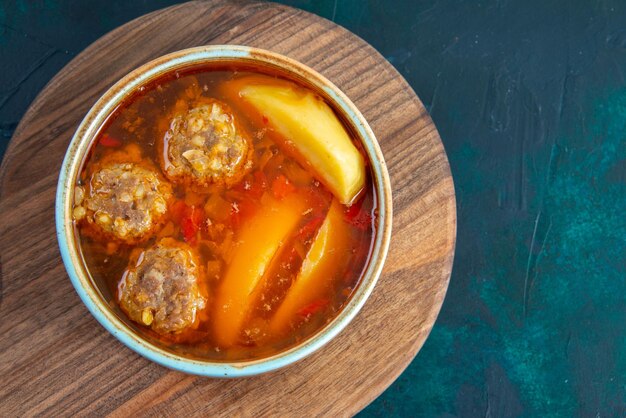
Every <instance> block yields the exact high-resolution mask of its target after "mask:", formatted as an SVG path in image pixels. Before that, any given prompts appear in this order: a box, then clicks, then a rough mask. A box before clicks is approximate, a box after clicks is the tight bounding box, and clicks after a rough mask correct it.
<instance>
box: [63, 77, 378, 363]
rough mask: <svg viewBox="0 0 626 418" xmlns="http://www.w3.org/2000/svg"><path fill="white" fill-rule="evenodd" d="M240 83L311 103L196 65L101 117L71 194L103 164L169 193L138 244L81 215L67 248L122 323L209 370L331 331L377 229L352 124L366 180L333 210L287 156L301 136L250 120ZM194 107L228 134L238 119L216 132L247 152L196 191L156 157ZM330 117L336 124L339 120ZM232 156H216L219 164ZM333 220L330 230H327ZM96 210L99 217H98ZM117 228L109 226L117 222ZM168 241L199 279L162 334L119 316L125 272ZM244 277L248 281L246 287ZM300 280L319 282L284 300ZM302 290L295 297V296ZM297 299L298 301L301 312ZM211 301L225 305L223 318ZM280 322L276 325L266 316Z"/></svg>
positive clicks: (268, 80)
mask: <svg viewBox="0 0 626 418" xmlns="http://www.w3.org/2000/svg"><path fill="white" fill-rule="evenodd" d="M242 83H243V84H248V83H262V84H263V85H264V86H270V87H271V86H274V85H280V86H292V88H293V89H294V91H298V92H300V91H304V90H306V91H309V92H310V90H308V89H307V88H306V87H304V86H302V85H300V84H298V83H297V82H295V81H293V80H288V79H286V78H285V77H283V76H281V75H279V74H274V73H272V72H270V71H267V70H264V69H255V68H236V67H232V68H230V67H223V68H211V67H205V68H194V69H192V70H188V71H185V72H176V73H172V74H169V75H167V76H165V77H162V78H160V79H158V80H156V81H154V82H152V83H151V84H150V85H147V86H145V87H143V88H141V89H140V90H139V91H137V92H136V93H135V94H134V95H133V96H132V97H131V98H129V99H128V100H127V102H125V103H123V104H122V105H121V106H120V107H119V108H118V109H117V110H116V111H115V112H114V113H113V114H112V115H111V117H110V118H109V119H108V121H107V123H106V124H105V126H103V128H102V129H101V130H100V132H99V134H98V136H97V138H96V139H95V141H94V145H93V146H92V148H91V150H90V152H89V154H88V156H87V157H86V159H85V161H84V163H83V167H82V170H81V174H80V178H79V180H78V184H77V187H78V188H80V194H81V196H82V195H83V194H87V195H89V193H90V191H89V190H91V193H92V194H93V193H95V192H94V190H95V187H96V186H94V184H96V183H94V182H95V180H94V176H95V174H94V173H96V172H97V170H98V169H99V168H101V167H103V166H104V165H105V164H107V163H108V162H110V161H114V162H116V163H124V162H132V163H133V164H136V165H137V167H143V168H145V169H146V170H149V172H150V173H154V174H153V175H154V176H156V180H154V181H156V182H159V181H160V183H159V184H162V186H163V187H164V189H163V190H165V191H166V194H165V195H164V196H166V197H164V198H163V201H164V202H165V203H166V206H165V209H164V213H163V214H162V215H160V214H161V212H158V214H159V216H156V215H154V216H153V217H151V218H150V219H151V220H152V221H153V223H152V224H150V225H148V226H147V227H146V228H148V229H146V230H148V231H149V233H147V235H146V236H142V235H140V234H137V239H126V240H123V239H116V237H114V236H111V235H110V234H108V233H106V231H103V230H102V229H101V228H98V224H97V223H94V222H86V221H84V220H80V219H79V218H81V216H84V215H83V213H82V212H84V210H82V209H81V213H80V214H79V215H81V216H76V215H75V219H76V220H75V221H74V222H75V225H76V227H75V231H76V239H77V241H78V242H79V244H80V248H81V249H82V255H83V258H84V260H85V264H86V266H87V268H88V270H89V272H90V274H91V277H92V278H93V280H94V282H95V283H96V285H97V286H98V288H99V290H100V292H101V294H102V295H103V297H104V298H105V300H107V301H108V302H109V303H110V306H111V308H112V309H113V310H114V311H115V312H116V314H117V315H118V316H119V317H120V318H121V319H122V320H123V321H124V322H125V323H126V324H127V325H128V326H130V327H132V328H133V329H135V330H136V332H138V333H139V334H141V335H143V336H144V337H145V338H147V339H148V340H150V341H152V342H153V343H155V344H157V345H159V346H161V347H164V348H165V349H168V350H172V351H174V352H176V353H177V354H182V355H186V356H189V357H192V358H201V359H206V360H211V361H233V360H235V361H236V360H251V359H259V358H263V357H267V356H271V355H273V354H276V353H278V352H281V351H283V350H285V349H288V348H290V347H293V346H294V345H296V344H299V343H300V342H302V341H303V340H306V339H307V338H310V337H311V336H313V335H314V334H315V333H316V332H318V331H319V330H320V329H321V328H323V327H324V326H325V325H326V324H327V323H329V322H330V321H332V320H333V318H335V316H336V315H337V314H338V313H339V311H341V309H342V307H343V306H345V305H346V303H347V302H348V301H349V299H350V297H351V295H352V294H353V292H354V290H355V288H356V287H357V286H358V284H359V280H360V278H361V276H362V274H363V272H364V270H365V268H366V266H367V263H368V259H369V256H370V249H371V246H372V241H373V237H374V233H375V225H376V215H377V213H376V196H375V192H374V188H373V185H372V180H371V171H370V169H369V161H368V159H367V157H366V155H365V153H364V152H363V150H362V147H361V146H360V143H359V142H358V141H357V140H356V137H355V135H354V134H353V132H351V130H350V129H349V127H347V126H346V125H345V123H343V122H342V124H343V125H344V128H345V130H346V132H347V133H348V135H349V136H350V138H351V141H352V144H353V145H354V147H356V149H358V152H359V153H360V154H361V155H362V156H363V161H364V162H365V183H364V186H363V187H362V190H361V191H360V192H359V193H358V194H357V195H356V197H355V198H354V199H353V201H352V202H349V203H348V204H342V203H339V202H338V200H337V199H336V198H335V197H334V194H333V192H332V191H331V190H329V188H328V187H327V185H326V184H325V182H324V181H321V180H320V178H319V176H318V175H317V173H316V171H315V170H314V169H312V166H311V165H310V164H309V163H307V162H306V161H304V160H303V159H302V158H301V156H298V153H297V151H294V149H293V147H291V145H290V144H291V143H292V142H294V141H298V138H285V135H284V134H283V133H282V132H281V131H280V129H276V128H275V126H278V124H276V125H273V124H272V121H271V120H270V121H268V118H267V117H266V116H265V115H264V113H263V112H262V111H261V112H258V111H257V112H255V111H253V110H251V107H250V106H249V104H246V103H245V102H243V101H242V100H241V94H240V93H239V90H237V89H238V88H239V87H241V85H242ZM298 94H299V93H298ZM315 97H316V98H317V100H323V99H321V98H320V97H319V96H318V95H316V96H315ZM214 101H217V102H214ZM197 103H208V105H207V106H209V107H207V108H206V109H209V110H210V109H213V112H214V113H215V112H216V111H215V107H214V108H211V107H210V106H214V104H213V103H219V104H220V106H221V107H220V108H219V109H221V111H223V112H224V114H225V115H226V116H223V115H218V116H217V118H218V119H219V118H221V119H219V120H221V121H226V122H228V123H231V122H232V120H233V118H234V121H235V122H236V123H235V124H234V125H233V124H232V123H231V124H230V125H228V126H227V127H226V128H224V129H231V130H233V129H237V130H238V131H237V132H238V133H237V135H239V137H241V138H244V139H245V141H247V142H245V141H240V142H241V144H242V145H241V147H242V148H243V151H241V152H240V154H239V155H241V156H242V157H241V158H243V159H247V160H246V162H245V164H241V165H240V166H239V167H238V168H237V169H238V170H240V172H238V173H236V175H233V176H231V177H229V178H228V180H227V181H224V182H221V181H215V182H213V183H210V184H201V185H198V184H193V183H190V182H188V181H186V180H185V178H184V177H181V178H183V180H179V179H178V178H174V177H171V176H168V175H167V174H168V173H166V172H165V170H166V169H167V167H168V165H167V164H168V162H167V161H165V162H164V159H165V160H167V159H168V155H166V153H165V152H164V147H165V146H168V141H170V142H171V141H173V139H172V138H175V135H177V134H178V133H177V131H176V130H175V128H174V127H173V125H174V124H175V122H173V121H174V119H173V118H175V117H176V115H178V114H190V113H185V112H190V109H192V108H194V106H196V104H197ZM326 104H328V105H329V103H328V102H326ZM329 106H330V105H329ZM209 110H207V112H209ZM335 117H337V119H338V120H340V121H341V118H340V117H339V116H337V114H336V112H335ZM190 120H191V119H190ZM193 121H195V120H193ZM193 121H192V122H193ZM226 122H225V123H226ZM186 123H187V122H186ZM190 123H191V122H190ZM185 126H187V125H185ZM233 126H234V128H233ZM190 129H191V128H190ZM213 129H218V128H215V127H214V128H213ZM220 129H221V128H220ZM181 132H183V131H181ZM184 132H187V131H184ZM228 132H231V131H228ZM233 132H234V131H233ZM239 137H237V138H239ZM168 138H169V139H168ZM230 144H231V143H229V146H230ZM238 150H239V149H237V150H235V151H238ZM235 151H231V150H229V151H228V152H226V153H224V154H223V155H224V156H226V157H228V156H229V155H234V154H235ZM185 152H186V153H189V151H184V153H185ZM184 153H183V154H184ZM184 155H187V154H184ZM221 155H222V154H221ZM226 157H225V158H226ZM231 160H232V161H235V160H236V158H235V159H231ZM231 160H228V161H231ZM189 161H191V159H189ZM224 161H226V160H224ZM192 162H197V161H196V160H194V161H192ZM200 163H203V161H200ZM209 164H213V163H212V162H210V161H209ZM232 165H233V166H234V163H233V164H232ZM98 184H99V183H98ZM146 184H148V183H146ZM155 184H156V183H155ZM133 187H135V188H134V189H133V190H136V186H133ZM142 187H143V186H142ZM153 190H156V188H153ZM164 193H165V192H164ZM159 202H160V201H159ZM78 203H80V202H78ZM157 203H158V202H157ZM133 205H134V204H133ZM76 207H78V206H76ZM154 207H157V210H159V211H161V210H162V209H163V208H159V207H158V205H157V206H154ZM133 208H134V206H133ZM333 208H334V209H333ZM134 209H135V208H134ZM75 210H76V209H75ZM147 210H152V209H147ZM281 211H284V214H283V212H281ZM332 211H334V212H333V213H335V215H333V216H335V219H334V220H333V219H329V218H330V217H331V214H330V213H331V212H332ZM101 212H102V211H99V210H95V212H94V214H92V216H93V217H94V219H95V217H97V216H100V215H99V214H101ZM75 213H76V212H75ZM155 213H156V212H155ZM278 214H280V215H278ZM292 215H293V216H292ZM296 215H297V216H296ZM290 216H291V217H292V218H293V219H292V218H290ZM104 220H105V221H108V222H111V219H108V220H107V219H104ZM152 221H151V222H152ZM120 222H121V221H120ZM129 222H130V221H129ZM332 222H335V223H334V224H333V223H332ZM114 223H115V225H117V219H116V220H115V222H114ZM287 223H289V225H286V224H287ZM144 224H145V222H144ZM144 224H141V225H144ZM120 225H121V223H120ZM131 226H132V225H131ZM144 226H145V225H144ZM124 228H126V226H124ZM129 228H130V227H129ZM324 228H326V230H322V229H324ZM338 231H340V232H338ZM124 232H126V230H124ZM323 234H327V235H326V236H327V237H329V238H328V240H329V241H328V242H331V241H332V240H334V241H332V242H336V243H337V244H336V245H337V246H336V249H333V250H331V251H330V253H329V252H328V251H327V252H324V251H325V250H324V243H323V242H321V241H322V238H320V236H322V235H323ZM332 234H335V235H338V234H339V235H341V236H336V237H332ZM273 235H276V237H274V236H273ZM164 239H167V240H168V241H167V242H168V243H175V244H173V245H175V246H180V248H181V249H182V250H181V251H184V252H189V253H191V254H192V257H191V258H189V261H186V262H188V263H189V265H193V268H194V269H193V274H194V276H193V278H196V279H197V283H196V282H193V283H192V282H191V281H190V280H191V279H188V280H187V281H186V282H185V283H187V284H189V283H192V284H193V287H186V288H185V289H191V288H193V291H194V292H195V293H194V295H195V297H196V298H197V299H196V301H197V302H198V303H196V305H194V306H195V308H194V309H195V310H194V311H193V315H192V316H190V318H192V320H190V322H189V324H186V325H185V327H183V328H182V329H178V328H176V329H175V331H172V332H163V331H159V330H158V329H156V328H155V327H154V326H152V327H151V326H149V324H155V323H156V322H154V321H157V319H158V318H157V316H158V310H153V311H143V313H144V314H146V315H147V316H148V318H145V320H144V323H141V321H139V322H138V321H137V320H135V319H133V318H131V317H129V315H128V309H126V308H125V309H122V307H121V305H120V300H121V293H120V292H122V291H123V289H124V286H125V285H124V283H125V282H124V280H125V278H126V279H127V277H128V275H129V274H131V273H129V269H131V270H132V268H133V266H134V265H135V264H137V265H138V263H140V262H141V260H142V257H145V256H146V255H145V254H147V253H146V250H147V249H149V248H151V247H154V246H155V245H156V244H157V243H159V242H164V241H163V240H164ZM316 240H317V241H316ZM176 248H178V247H176ZM340 250H341V251H340ZM316 251H317V253H315V252H316ZM333 251H336V252H339V251H340V252H341V255H340V256H337V254H332V252H333ZM257 253H262V254H264V255H259V256H257ZM163 254H166V253H163ZM168 254H170V253H168ZM316 254H318V257H317V258H315V257H316ZM324 257H334V258H333V261H332V262H327V263H326V267H323V268H325V269H326V270H324V271H323V272H317V273H316V272H315V268H322V267H320V266H322V265H323V263H322V262H323V258H324ZM307 259H309V261H306V262H305V260H307ZM320 260H322V261H320ZM246 263H251V266H250V267H247V266H246ZM254 263H256V264H254ZM316 263H317V264H316ZM328 266H330V267H328ZM254 269H256V270H254ZM138 271H139V270H138ZM142 271H143V270H142ZM251 271H253V273H249V272H251ZM136 274H139V273H137V272H136ZM248 274H255V275H257V276H258V277H255V278H254V280H249V279H248V277H247V275H248ZM306 274H309V275H315V274H317V276H316V277H318V279H316V280H317V283H318V284H316V285H315V286H313V287H310V288H309V290H307V288H304V287H303V288H302V289H304V290H297V291H296V290H294V291H293V292H294V294H292V295H291V296H289V293H290V291H291V290H293V288H295V287H296V284H295V282H296V281H297V280H298V277H300V276H306ZM185 277H192V276H185ZM225 281H230V282H229V283H228V284H226V283H224V282H225ZM242 282H245V283H246V285H245V286H243V285H241V284H240V283H242ZM311 289H313V290H311ZM298 291H300V292H302V293H301V295H304V296H298V294H297V292H298ZM229 292H230V293H229ZM313 294H314V296H313ZM224 295H227V296H224ZM228 295H230V296H228ZM187 296H188V295H187ZM187 296H185V297H187ZM298 298H300V300H302V301H303V302H302V303H301V304H300V305H298V303H299V299H298ZM224 301H228V302H224ZM164 303H167V301H165V302H164ZM185 303H186V302H185ZM218 304H223V305H224V306H223V309H222V306H217V305H218ZM238 304H239V305H238ZM281 305H290V308H289V309H287V308H285V307H283V308H282V311H281ZM185 306H190V305H188V304H187V305H185ZM233 306H234V307H233ZM279 311H280V312H279ZM189 312H191V311H189ZM153 315H154V319H153V318H152V316H153ZM281 315H282V319H281V320H280V321H279V320H278V319H276V317H277V316H281ZM281 321H282V322H281ZM277 323H278V325H277ZM229 327H230V328H229ZM226 328H229V329H226ZM231 328H232V329H231ZM172 329H174V328H172Z"/></svg>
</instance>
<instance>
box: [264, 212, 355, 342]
mask: <svg viewBox="0 0 626 418" xmlns="http://www.w3.org/2000/svg"><path fill="white" fill-rule="evenodd" d="M349 234H350V231H349V230H348V226H347V225H346V223H345V222H344V220H343V210H342V207H341V205H340V204H339V202H337V201H336V200H333V202H332V204H331V206H330V209H329V211H328V214H327V215H326V218H325V219H324V223H322V226H321V227H320V229H319V231H318V232H317V235H316V236H315V239H314V241H313V244H312V245H311V248H310V249H309V251H308V253H307V255H306V258H305V259H304V261H303V263H302V267H301V268H300V272H299V273H298V277H297V278H296V280H295V281H294V283H293V284H292V285H291V287H290V288H289V290H288V291H287V295H286V296H285V299H284V300H283V302H282V303H281V304H280V305H279V307H278V309H277V310H276V313H275V314H274V316H273V317H272V319H271V321H270V332H271V333H272V334H273V335H280V334H282V333H284V332H285V331H287V330H288V329H289V326H290V325H291V324H292V323H293V321H294V319H297V318H296V315H297V313H298V311H300V310H301V309H302V308H304V307H305V306H307V305H309V304H310V303H312V302H314V301H316V300H318V299H320V298H321V297H323V296H324V295H325V294H328V291H329V290H330V289H329V287H330V286H331V285H332V283H333V279H334V278H335V275H336V273H337V271H341V269H338V267H339V266H340V265H342V264H343V263H344V262H345V259H346V251H348V244H349V243H348V237H349Z"/></svg>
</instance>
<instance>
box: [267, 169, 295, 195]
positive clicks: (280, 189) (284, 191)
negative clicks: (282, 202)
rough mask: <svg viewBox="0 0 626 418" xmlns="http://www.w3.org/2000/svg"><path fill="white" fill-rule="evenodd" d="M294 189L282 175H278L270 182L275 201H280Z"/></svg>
mask: <svg viewBox="0 0 626 418" xmlns="http://www.w3.org/2000/svg"><path fill="white" fill-rule="evenodd" d="M295 189H296V188H295V187H293V184H291V183H290V182H289V179H287V177H285V176H284V175H282V174H281V175H279V176H278V177H276V178H275V179H274V181H273V182H272V194H273V195H274V197H275V198H276V199H282V198H284V197H285V196H287V195H288V194H290V193H292V192H293V191H294V190H295Z"/></svg>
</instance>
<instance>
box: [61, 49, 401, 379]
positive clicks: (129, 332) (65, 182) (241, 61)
mask: <svg viewBox="0 0 626 418" xmlns="http://www.w3.org/2000/svg"><path fill="white" fill-rule="evenodd" d="M215 63H217V64H236V65H242V66H246V65H248V66H249V65H253V66H255V67H264V68H268V69H270V70H272V71H275V72H278V73H281V74H284V75H285V76H286V77H288V78H291V79H294V80H296V81H298V82H300V83H302V84H304V85H306V86H307V87H309V88H311V89H312V90H313V91H315V92H316V93H318V94H320V95H321V96H323V97H324V98H325V99H326V100H327V101H328V102H329V103H330V104H331V106H332V107H333V108H334V109H335V111H336V112H337V113H338V114H339V115H340V117H341V118H342V119H343V121H344V123H346V124H347V125H348V127H349V128H350V129H351V130H352V131H353V132H354V133H355V135H356V137H357V139H358V140H359V141H360V142H361V144H362V146H363V149H364V151H365V153H366V154H367V158H368V159H369V162H370V167H371V172H372V182H373V184H374V188H375V191H376V197H377V202H376V204H377V206H378V218H377V225H376V229H375V234H374V238H373V244H372V250H371V253H370V254H371V255H370V259H369V261H368V264H367V266H366V269H365V271H364V273H363V275H362V277H361V280H360V282H359V285H358V286H357V288H356V289H355V291H354V293H353V294H352V296H351V298H350V299H349V300H348V302H347V303H346V305H345V306H344V307H343V309H342V310H341V311H340V313H339V314H338V315H337V316H336V317H335V318H334V319H333V320H332V321H331V322H329V323H328V324H327V325H326V326H325V327H323V328H322V329H321V330H319V331H318V332H317V333H316V334H314V335H313V336H311V337H310V338H308V339H307V340H305V341H303V342H302V343H300V344H299V345H297V346H294V347H291V348H289V349H287V350H285V351H282V352H279V353H277V354H275V355H272V356H270V357H266V358H261V359H255V360H249V361H236V362H211V361H205V360H199V359H194V358H189V357H185V356H182V355H177V354H176V353H173V352H171V351H169V350H166V349H164V348H162V347H159V346H158V345H156V344H154V343H152V342H150V341H148V340H146V339H145V338H143V337H142V336H141V335H139V334H138V333H136V332H135V331H134V330H133V329H132V328H130V327H129V326H128V325H127V324H126V323H124V321H122V320H121V319H120V318H119V317H118V316H117V314H116V313H115V312H113V310H112V309H111V308H110V306H109V304H108V303H107V301H106V300H105V299H104V297H103V296H102V294H101V292H100V291H99V289H98V287H97V285H96V283H95V281H94V280H93V278H92V277H91V275H90V273H89V271H88V269H87V267H86V264H85V261H84V260H83V257H82V254H81V251H80V248H79V245H78V243H77V242H76V240H75V238H74V225H73V220H72V216H71V213H72V202H73V200H74V196H73V195H74V185H75V184H76V180H77V178H78V175H79V173H80V169H81V167H82V165H83V162H84V160H85V158H86V155H87V153H88V151H89V149H90V148H91V146H92V143H93V142H94V140H95V138H96V136H97V134H98V131H99V129H100V128H101V126H102V125H103V124H104V123H105V122H106V120H107V118H108V117H109V116H110V115H111V114H112V113H113V112H114V110H115V109H116V108H117V107H118V106H119V105H120V104H121V103H122V102H124V101H125V100H126V99H127V98H128V97H129V96H130V95H131V94H133V93H134V92H136V91H137V90H138V89H139V88H140V87H141V86H144V85H147V84H149V83H150V82H151V81H153V80H155V79H157V78H159V77H160V76H162V75H163V74H165V73H169V72H172V71H176V70H181V69H185V68H188V67H191V66H198V65H204V64H209V65H210V64H215ZM55 210H56V232H57V238H58V243H59V248H60V251H61V256H62V258H63V263H64V265H65V268H66V270H67V273H68V275H69V277H70V280H71V282H72V285H73V286H74V288H75V289H76V292H77V293H78V295H79V297H80V298H81V300H82V301H83V303H84V304H85V306H86V307H87V309H88V310H89V311H90V312H91V314H92V315H93V316H94V317H95V318H96V320H97V321H98V322H99V323H100V324H101V325H102V326H103V327H104V328H105V329H106V330H107V331H109V332H110V333H111V334H113V336H114V337H115V338H117V339H118V340H119V341H121V342H122V343H123V344H124V345H126V346H127V347H129V348H130V349H132V350H133V351H135V352H137V353H138V354H140V355H142V356H144V357H145V358H147V359H149V360H152V361H154V362H156V363H158V364H161V365H163V366H165V367H168V368H171V369H175V370H179V371H182V372H185V373H191V374H196V375H203V376H210V377H241V376H250V375H256V374H259V373H264V372H268V371H271V370H275V369H278V368H281V367H284V366H287V365H289V364H292V363H294V362H296V361H298V360H300V359H302V358H304V357H306V356H308V355H310V354H311V353H313V352H314V351H316V350H317V349H319V348H320V347H322V346H323V345H324V344H326V343H328V342H329V341H330V340H331V339H333V338H334V337H335V336H336V335H337V334H339V332H341V330H343V329H344V328H345V327H346V326H347V325H348V323H349V322H350V321H351V320H352V319H353V318H354V317H355V316H356V314H357V313H358V312H359V310H360V309H361V307H362V306H363V305H364V304H365V301H366V300H367V298H368V297H369V295H370V294H371V292H372V290H373V288H374V286H375V285H376V281H377V280H378V278H379V276H380V274H381V271H382V267H383V264H384V261H385V258H386V256H387V250H388V247H389V240H390V236H391V225H392V201H391V185H390V182H389V174H388V172H387V167H386V165H385V161H384V158H383V155H382V152H381V150H380V147H379V145H378V141H377V140H376V137H375V136H374V133H373V132H372V130H371V129H370V127H369V126H368V124H367V121H366V120H365V118H364V117H363V115H362V114H361V113H360V112H359V110H358V109H357V108H356V106H355V105H354V104H353V103H352V102H351V101H350V99H348V97H346V95H345V94H344V93H343V92H341V90H339V88H337V87H336V86H335V85H334V84H333V83H331V82H330V81H329V80H327V79H326V78H324V77H323V76H322V75H320V74H319V73H317V72H316V71H314V70H312V69H311V68H309V67H307V66H305V65H304V64H301V63H299V62H297V61H295V60H292V59H290V58H288V57H285V56H283V55H280V54H277V53H274V52H270V51H266V50H261V49H257V48H251V47H246V46H235V45H213V46H202V47H196V48H190V49H185V50H182V51H178V52H174V53H171V54H168V55H165V56H163V57H160V58H158V59H155V60H153V61H150V62H149V63H147V64H144V65H143V66H141V67H139V68H137V69H136V70H134V71H132V72H131V73H129V74H128V75H127V76H125V77H124V78H122V79H121V80H120V81H118V82H117V83H116V84H115V85H113V87H111V88H110V89H109V90H108V91H107V92H106V93H104V95H102V97H100V99H99V100H98V101H97V102H96V103H95V104H94V105H93V107H92V108H91V109H90V110H89V112H87V115H86V116H85V118H84V119H83V121H82V122H81V123H80V125H79V127H78V129H77V130H76V133H75V134H74V136H73V138H72V140H71V142H70V145H69V147H68V149H67V152H66V154H65V158H64V160H63V164H62V166H61V171H60V175H59V181H58V185H57V194H56V204H55Z"/></svg>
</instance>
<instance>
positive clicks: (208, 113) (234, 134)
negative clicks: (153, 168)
mask: <svg viewBox="0 0 626 418" xmlns="http://www.w3.org/2000/svg"><path fill="white" fill-rule="evenodd" d="M163 146H164V148H165V149H164V152H163V157H164V160H163V171H164V172H165V175H166V176H167V177H168V178H169V179H170V180H171V181H173V182H178V183H185V184H195V185H197V186H209V185H211V184H225V185H232V184H234V183H237V182H238V181H239V180H240V179H241V178H242V177H243V175H244V174H245V173H246V171H248V170H249V169H250V168H251V166H252V163H251V161H250V156H251V154H252V145H251V143H250V141H249V139H248V138H247V137H246V136H245V134H244V133H243V131H242V130H241V129H239V128H238V125H237V124H236V123H235V118H234V116H233V114H232V112H231V111H230V109H229V108H228V106H227V105H226V104H224V103H221V102H219V101H217V100H211V101H209V102H208V103H206V104H201V105H198V106H196V107H194V108H192V109H190V110H189V111H187V112H186V113H184V114H182V115H177V116H175V117H174V118H173V119H172V121H171V123H170V127H169V130H168V131H167V133H166V134H165V137H164V141H163Z"/></svg>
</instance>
